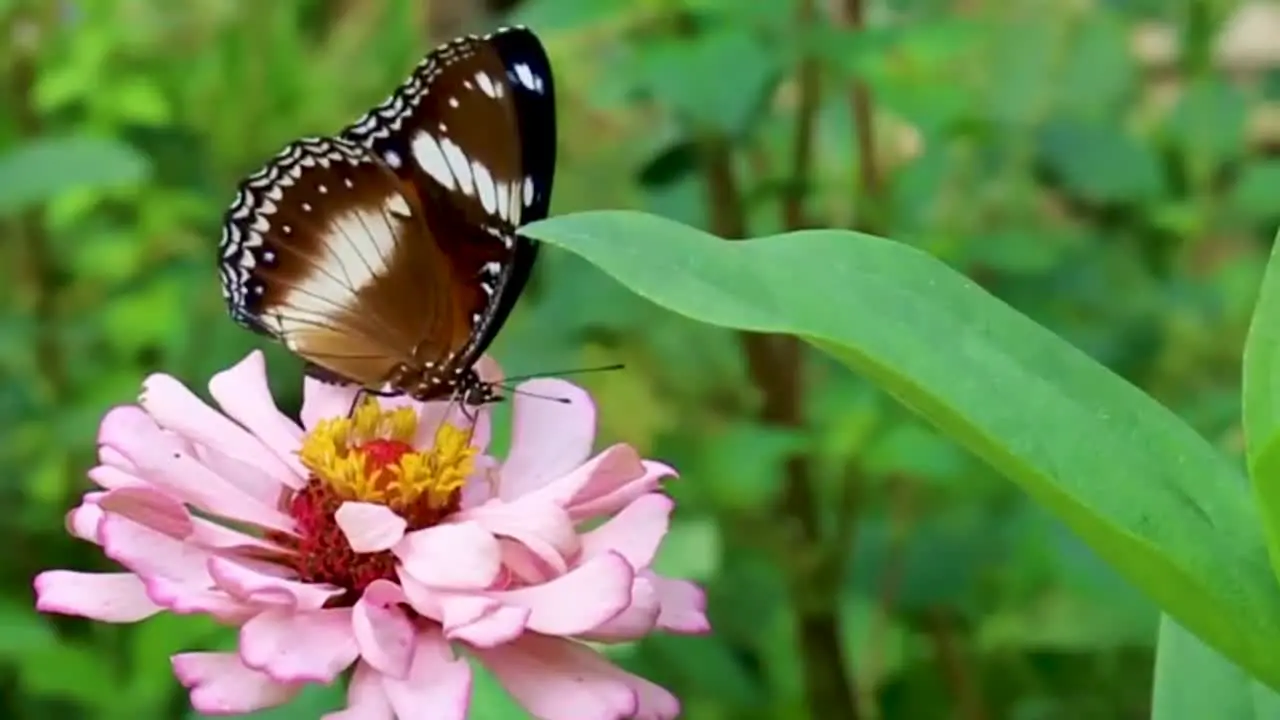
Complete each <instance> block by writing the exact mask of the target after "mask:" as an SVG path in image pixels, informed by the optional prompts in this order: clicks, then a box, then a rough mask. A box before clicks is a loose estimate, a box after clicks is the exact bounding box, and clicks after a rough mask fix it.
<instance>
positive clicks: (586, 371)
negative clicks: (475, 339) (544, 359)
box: [502, 363, 626, 383]
mask: <svg viewBox="0 0 1280 720" xmlns="http://www.w3.org/2000/svg"><path fill="white" fill-rule="evenodd" d="M625 367H626V365H623V364H622V363H616V364H614V365H601V366H600V367H589V368H578V369H576V370H554V371H552V372H541V373H535V374H533V375H514V376H512V377H509V378H504V379H503V380H502V382H503V383H512V382H518V381H520V380H532V379H533V378H538V377H546V376H549V375H587V374H589V373H598V372H611V371H613V370H621V369H623V368H625Z"/></svg>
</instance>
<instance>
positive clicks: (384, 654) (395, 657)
mask: <svg viewBox="0 0 1280 720" xmlns="http://www.w3.org/2000/svg"><path fill="white" fill-rule="evenodd" d="M404 601H405V597H404V594H403V593H402V592H401V591H400V588H399V587H397V586H396V585H395V583H392V582H389V581H387V580H375V581H373V582H372V583H370V584H369V586H368V587H367V588H365V591H364V594H363V595H362V596H361V597H360V599H359V600H358V601H356V605H355V607H354V608H353V609H352V616H351V626H352V629H353V631H354V632H355V639H356V644H357V646H359V648H360V655H361V657H363V658H364V660H365V662H367V663H368V664H369V665H370V666H371V667H373V668H374V669H376V670H377V671H378V672H380V673H382V674H384V675H389V676H391V677H396V678H403V677H405V676H407V675H408V673H409V662H410V660H412V659H413V658H412V653H413V646H414V632H415V631H414V627H413V622H412V621H411V620H409V618H408V617H407V616H406V615H405V614H404V611H403V610H401V609H400V606H399V604H400V603H402V602H404Z"/></svg>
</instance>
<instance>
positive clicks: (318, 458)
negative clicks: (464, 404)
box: [298, 399, 476, 515]
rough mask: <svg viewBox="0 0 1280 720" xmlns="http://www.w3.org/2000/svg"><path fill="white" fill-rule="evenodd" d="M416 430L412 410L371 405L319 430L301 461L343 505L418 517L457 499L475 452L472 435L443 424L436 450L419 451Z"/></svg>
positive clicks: (327, 422)
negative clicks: (378, 506) (380, 508)
mask: <svg viewBox="0 0 1280 720" xmlns="http://www.w3.org/2000/svg"><path fill="white" fill-rule="evenodd" d="M417 430H418V417H417V414H416V413H415V412H414V411H413V410H412V409H410V408H403V407H402V408H397V409H395V410H383V409H382V408H381V407H380V406H379V405H378V403H377V402H376V401H375V400H373V399H367V400H366V401H365V402H364V403H363V404H361V405H360V407H358V408H357V409H356V411H355V412H354V413H352V416H351V417H350V418H345V417H340V418H331V419H327V420H322V421H321V422H320V423H319V424H317V426H316V428H315V429H314V430H312V431H311V433H310V434H309V435H308V436H307V437H306V438H305V439H304V440H303V443H302V448H301V450H299V452H298V457H299V459H300V460H301V461H302V464H303V465H304V466H305V467H306V468H307V469H308V470H310V471H311V472H312V473H314V474H315V476H316V477H317V478H319V479H320V481H321V482H324V483H325V484H326V485H328V486H329V487H331V488H332V489H333V490H334V492H335V493H336V494H337V495H338V496H339V497H341V498H343V499H344V500H352V501H359V502H371V503H378V504H381V505H386V506H388V507H390V508H392V509H393V510H396V511H397V512H399V513H401V514H402V515H419V514H421V511H427V510H439V509H441V508H443V507H445V506H446V505H448V504H449V503H451V502H453V501H454V500H455V499H456V493H457V491H458V490H459V489H461V488H462V485H463V484H464V483H465V482H466V480H467V477H469V476H470V475H471V473H472V471H473V470H474V469H475V455H476V449H475V448H474V447H472V446H471V442H470V436H469V433H467V432H466V431H464V430H462V429H461V428H458V427H455V426H453V425H451V424H449V423H442V424H441V426H440V427H439V428H438V429H437V430H436V434H435V442H434V443H433V444H432V446H431V447H430V448H427V449H423V450H416V449H414V448H413V447H412V445H411V444H410V443H412V441H413V437H414V434H415V433H416V432H417ZM424 503H425V505H426V506H427V507H423V506H422V505H423V504H424Z"/></svg>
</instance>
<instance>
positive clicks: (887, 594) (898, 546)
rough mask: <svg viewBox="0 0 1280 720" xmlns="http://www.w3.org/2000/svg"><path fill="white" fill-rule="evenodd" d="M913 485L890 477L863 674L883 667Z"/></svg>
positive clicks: (903, 571) (873, 674) (875, 673)
mask: <svg viewBox="0 0 1280 720" xmlns="http://www.w3.org/2000/svg"><path fill="white" fill-rule="evenodd" d="M912 501H913V498H912V485H911V480H910V479H909V478H899V477H894V478H890V479H889V518H890V522H891V523H892V525H891V526H890V528H889V532H890V536H889V543H888V548H887V551H886V556H887V557H886V558H885V562H884V567H883V569H882V570H881V571H880V578H879V583H878V589H879V591H880V593H879V597H878V599H877V603H876V604H877V610H879V614H878V615H876V616H875V619H874V620H873V621H872V625H871V628H870V629H869V630H868V632H867V644H866V648H867V649H866V654H865V655H864V656H863V658H862V663H863V666H864V670H865V677H868V678H873V679H874V678H877V677H879V676H880V673H881V672H882V671H883V669H884V653H885V650H886V649H887V645H888V642H887V635H888V631H889V624H890V622H891V621H892V620H893V610H894V608H895V607H896V606H897V604H898V591H899V590H900V589H901V588H902V580H903V578H904V577H905V576H906V565H907V563H906V559H907V540H906V538H907V533H908V532H909V528H910V526H911V523H912V519H913V508H912Z"/></svg>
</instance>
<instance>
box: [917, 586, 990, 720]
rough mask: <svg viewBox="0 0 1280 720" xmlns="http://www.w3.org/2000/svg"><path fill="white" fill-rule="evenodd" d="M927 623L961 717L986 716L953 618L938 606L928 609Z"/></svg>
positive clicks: (979, 719) (975, 718)
mask: <svg viewBox="0 0 1280 720" xmlns="http://www.w3.org/2000/svg"><path fill="white" fill-rule="evenodd" d="M926 625H927V627H928V633H929V637H930V639H931V640H932V641H933V650H934V653H936V654H937V659H938V669H939V671H940V672H941V673H942V679H943V681H945V682H946V684H947V687H948V688H949V689H950V690H951V696H952V697H953V698H955V702H956V713H957V715H958V716H959V717H960V718H962V720H986V718H987V712H986V710H985V708H984V704H983V701H982V691H981V689H980V688H979V687H978V683H977V682H976V681H975V680H974V678H973V673H972V672H971V671H970V669H969V663H968V660H967V658H966V657H965V651H964V647H963V644H962V640H961V638H960V634H959V633H958V632H956V628H955V622H954V620H953V619H952V618H951V617H950V615H949V614H947V613H946V612H945V611H942V610H935V611H933V612H931V613H929V615H928V617H927V618H926Z"/></svg>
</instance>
